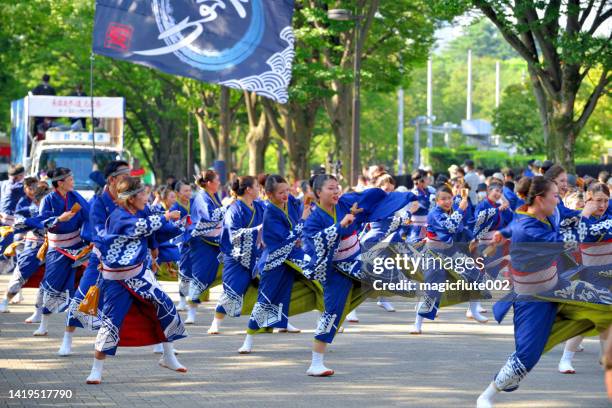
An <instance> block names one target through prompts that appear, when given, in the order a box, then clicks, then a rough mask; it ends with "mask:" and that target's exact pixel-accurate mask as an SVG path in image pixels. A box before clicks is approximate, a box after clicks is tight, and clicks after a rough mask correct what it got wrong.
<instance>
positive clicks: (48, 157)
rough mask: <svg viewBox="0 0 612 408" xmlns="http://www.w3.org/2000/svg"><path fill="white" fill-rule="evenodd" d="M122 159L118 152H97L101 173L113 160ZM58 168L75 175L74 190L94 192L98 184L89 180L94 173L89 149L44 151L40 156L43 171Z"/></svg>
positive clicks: (97, 161)
mask: <svg viewBox="0 0 612 408" xmlns="http://www.w3.org/2000/svg"><path fill="white" fill-rule="evenodd" d="M118 159H120V155H119V154H118V153H117V152H111V151H104V150H96V163H97V164H98V169H100V171H103V170H104V167H105V166H106V164H107V163H108V162H110V161H112V160H118ZM57 167H67V168H69V169H70V170H72V174H73V175H74V188H75V189H76V190H94V189H95V188H96V183H94V181H93V180H91V179H90V178H89V174H91V172H92V163H91V150H87V149H53V150H44V151H43V152H42V153H41V155H40V167H39V169H41V170H50V169H54V168H57Z"/></svg>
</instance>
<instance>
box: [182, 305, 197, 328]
mask: <svg viewBox="0 0 612 408" xmlns="http://www.w3.org/2000/svg"><path fill="white" fill-rule="evenodd" d="M197 311H198V305H189V309H187V319H185V324H194V323H195V319H196V313H197Z"/></svg>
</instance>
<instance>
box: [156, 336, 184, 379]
mask: <svg viewBox="0 0 612 408" xmlns="http://www.w3.org/2000/svg"><path fill="white" fill-rule="evenodd" d="M162 347H163V348H164V355H163V356H162V358H161V359H160V360H159V365H160V366H162V367H165V368H168V369H170V370H174V371H178V372H181V373H186V372H187V369H186V368H185V366H183V365H182V364H181V363H179V361H178V359H177V358H176V356H175V355H174V347H173V346H172V343H169V342H165V343H162Z"/></svg>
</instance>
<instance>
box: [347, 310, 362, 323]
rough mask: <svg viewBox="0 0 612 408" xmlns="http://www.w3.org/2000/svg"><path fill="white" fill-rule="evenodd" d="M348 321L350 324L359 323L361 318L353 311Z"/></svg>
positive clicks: (348, 315) (348, 316)
mask: <svg viewBox="0 0 612 408" xmlns="http://www.w3.org/2000/svg"><path fill="white" fill-rule="evenodd" d="M346 320H347V321H348V322H350V323H359V317H358V316H357V311H356V310H353V311H351V312H350V313H349V314H347V315H346Z"/></svg>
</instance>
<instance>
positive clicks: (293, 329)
mask: <svg viewBox="0 0 612 408" xmlns="http://www.w3.org/2000/svg"><path fill="white" fill-rule="evenodd" d="M287 331H288V332H289V333H299V332H301V330H300V329H298V328H297V327H295V326H294V325H292V324H291V323H289V322H287Z"/></svg>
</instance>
